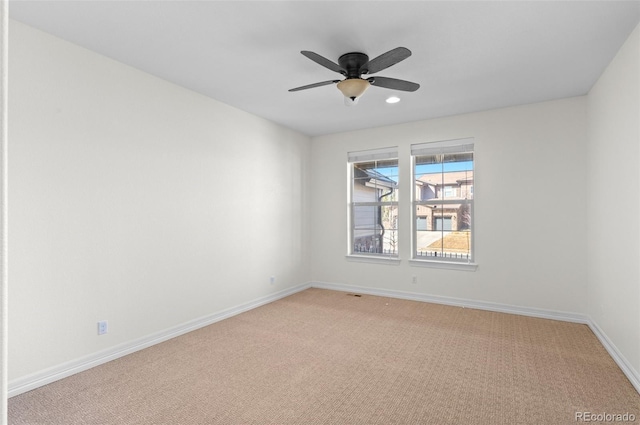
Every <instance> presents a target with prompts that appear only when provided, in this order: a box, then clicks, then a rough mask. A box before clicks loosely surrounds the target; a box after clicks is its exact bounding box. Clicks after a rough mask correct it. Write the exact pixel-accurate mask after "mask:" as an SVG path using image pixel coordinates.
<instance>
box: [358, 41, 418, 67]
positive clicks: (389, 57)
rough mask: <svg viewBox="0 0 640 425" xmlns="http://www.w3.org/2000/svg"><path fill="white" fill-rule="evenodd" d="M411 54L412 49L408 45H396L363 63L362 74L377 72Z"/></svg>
mask: <svg viewBox="0 0 640 425" xmlns="http://www.w3.org/2000/svg"><path fill="white" fill-rule="evenodd" d="M409 56H411V50H409V49H407V48H406V47H396V48H395V49H393V50H389V51H388V52H387V53H383V54H381V55H380V56H378V57H376V58H373V59H371V60H370V61H369V62H367V63H365V64H364V65H362V66H361V67H360V74H375V73H376V72H380V71H382V70H383V69H387V68H389V67H390V66H391V65H395V64H397V63H398V62H400V61H403V60H405V59H406V58H408V57H409Z"/></svg>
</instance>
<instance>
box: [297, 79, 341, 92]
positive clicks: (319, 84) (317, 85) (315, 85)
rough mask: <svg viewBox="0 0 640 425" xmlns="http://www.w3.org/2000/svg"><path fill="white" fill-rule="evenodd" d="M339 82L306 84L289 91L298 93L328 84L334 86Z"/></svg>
mask: <svg viewBox="0 0 640 425" xmlns="http://www.w3.org/2000/svg"><path fill="white" fill-rule="evenodd" d="M339 82H340V80H330V81H322V82H321V83H314V84H308V85H306V86H301V87H296V88H295V89H289V91H300V90H306V89H312V88H314V87H320V86H328V85H329V84H336V83H339Z"/></svg>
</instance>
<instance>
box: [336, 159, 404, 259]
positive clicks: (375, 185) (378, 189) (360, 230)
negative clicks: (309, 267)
mask: <svg viewBox="0 0 640 425" xmlns="http://www.w3.org/2000/svg"><path fill="white" fill-rule="evenodd" d="M348 165H349V182H350V187H349V197H350V200H349V254H350V255H364V256H372V257H397V256H398V224H397V223H398V151H397V148H386V149H376V150H371V151H361V152H351V153H349V157H348Z"/></svg>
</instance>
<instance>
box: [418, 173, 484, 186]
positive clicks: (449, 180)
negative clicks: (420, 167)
mask: <svg viewBox="0 0 640 425" xmlns="http://www.w3.org/2000/svg"><path fill="white" fill-rule="evenodd" d="M443 176H444V181H443ZM418 181H421V182H424V183H428V184H431V185H433V186H443V185H452V184H463V183H467V184H472V183H473V171H452V172H448V173H433V174H423V175H422V176H420V178H418Z"/></svg>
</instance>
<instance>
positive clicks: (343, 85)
mask: <svg viewBox="0 0 640 425" xmlns="http://www.w3.org/2000/svg"><path fill="white" fill-rule="evenodd" d="M369 86H371V84H370V83H369V82H368V81H367V80H363V79H362V78H347V79H346V80H342V81H340V82H339V83H338V90H340V91H341V92H342V94H343V95H344V97H347V98H349V99H351V100H352V101H355V100H356V99H357V98H359V97H360V96H362V94H363V93H364V92H365V91H367V89H368V88H369Z"/></svg>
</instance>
